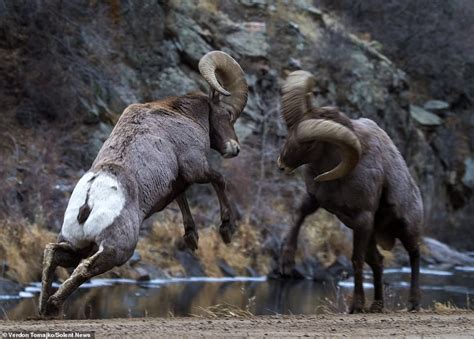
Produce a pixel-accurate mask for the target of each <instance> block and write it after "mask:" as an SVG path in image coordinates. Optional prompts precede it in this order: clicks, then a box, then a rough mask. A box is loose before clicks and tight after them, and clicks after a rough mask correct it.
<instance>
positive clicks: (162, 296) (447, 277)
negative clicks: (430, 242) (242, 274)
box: [0, 268, 474, 319]
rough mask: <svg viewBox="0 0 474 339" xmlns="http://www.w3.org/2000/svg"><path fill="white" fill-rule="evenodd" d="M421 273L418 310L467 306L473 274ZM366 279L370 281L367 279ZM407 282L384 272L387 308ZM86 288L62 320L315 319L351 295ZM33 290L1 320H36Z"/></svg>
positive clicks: (402, 273)
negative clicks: (218, 314) (234, 309)
mask: <svg viewBox="0 0 474 339" xmlns="http://www.w3.org/2000/svg"><path fill="white" fill-rule="evenodd" d="M422 272H423V273H422V290H423V297H422V305H423V307H431V306H432V305H433V301H440V302H447V301H449V302H451V303H454V304H455V305H457V306H458V307H472V305H473V301H474V300H473V299H474V298H473V295H474V279H473V278H474V271H473V270H469V269H462V270H454V271H436V270H423V271H422ZM367 277H368V278H370V274H368V275H367ZM236 280H237V281H236ZM408 281H409V271H408V270H407V269H405V268H403V269H395V270H387V272H386V275H385V282H386V288H385V290H386V306H387V308H388V309H392V310H393V309H400V308H404V307H405V303H406V300H407V294H408V287H409V283H408ZM87 286H89V288H82V289H79V290H78V291H76V292H75V293H74V294H73V296H72V297H71V298H70V300H69V301H68V302H67V303H66V305H65V310H66V318H68V319H87V318H118V317H170V316H174V317H180V316H190V315H200V314H204V312H203V309H205V308H207V307H209V306H212V305H216V304H225V303H228V304H231V305H235V306H238V307H240V308H242V309H246V308H248V309H249V310H250V311H251V312H252V313H254V314H257V315H262V314H315V313H321V312H325V311H328V310H329V311H333V312H345V311H346V310H347V307H348V304H349V299H350V294H351V292H352V282H351V281H350V280H349V281H343V282H340V283H339V284H335V283H325V284H323V283H316V282H313V281H310V280H300V281H266V280H265V279H264V278H263V277H262V278H251V279H250V280H245V279H229V278H225V279H199V278H192V279H176V280H171V281H165V280H156V281H152V282H148V283H140V284H137V283H135V282H134V281H131V280H122V281H120V282H117V281H112V280H93V281H92V282H91V283H90V284H89V285H86V287H87ZM94 286H95V287H94ZM38 287H39V286H38V284H36V285H34V284H33V285H31V286H30V287H28V288H27V289H26V290H25V291H23V293H29V294H30V295H31V293H33V295H34V297H32V298H22V299H17V300H0V306H1V308H0V310H1V309H2V308H3V312H0V317H3V318H5V317H6V316H8V318H9V319H25V318H28V317H35V316H37V313H36V307H37V306H36V305H37V298H38V293H35V292H37V291H38ZM371 287H372V284H371V283H370V280H368V281H367V284H366V291H367V293H366V295H367V297H368V301H367V303H368V304H369V303H370V302H371V297H372V289H371ZM24 296H26V294H24ZM2 313H3V316H2ZM5 314H6V316H5Z"/></svg>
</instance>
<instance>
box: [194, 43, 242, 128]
mask: <svg viewBox="0 0 474 339" xmlns="http://www.w3.org/2000/svg"><path fill="white" fill-rule="evenodd" d="M199 72H200V73H201V75H202V76H203V78H204V79H206V81H207V83H208V84H209V86H211V90H214V91H216V92H218V93H220V94H221V95H223V97H222V98H220V100H219V101H220V103H223V104H224V105H225V106H228V107H230V110H231V114H232V121H233V122H235V121H236V120H237V118H238V117H239V115H240V113H241V112H242V111H243V109H244V107H245V105H246V103H247V95H248V86H247V82H246V81H245V76H244V72H243V71H242V68H241V67H240V65H239V64H238V63H237V61H235V60H234V59H233V58H232V57H231V56H230V55H228V54H227V53H224V52H222V51H212V52H209V53H207V54H206V55H204V56H203V57H202V58H201V60H200V61H199Z"/></svg>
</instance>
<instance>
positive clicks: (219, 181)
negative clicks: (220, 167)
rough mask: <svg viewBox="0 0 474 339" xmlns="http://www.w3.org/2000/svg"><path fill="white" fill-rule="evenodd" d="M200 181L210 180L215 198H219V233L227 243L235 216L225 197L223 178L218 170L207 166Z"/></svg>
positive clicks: (233, 227)
mask: <svg viewBox="0 0 474 339" xmlns="http://www.w3.org/2000/svg"><path fill="white" fill-rule="evenodd" d="M200 182H201V183H205V182H210V183H211V184H212V186H213V187H214V190H215V191H216V194H217V198H218V199H219V205H220V209H221V221H222V224H221V226H220V227H219V233H220V235H221V237H222V240H223V241H224V242H225V243H226V244H229V243H230V242H231V240H232V235H233V234H234V233H235V230H236V227H235V217H234V212H233V210H232V207H231V205H230V201H229V199H228V198H227V194H226V192H225V190H226V184H225V179H224V177H223V176H222V174H220V173H219V172H217V171H215V170H213V169H212V168H209V170H208V172H207V173H206V175H205V177H204V178H203V180H200Z"/></svg>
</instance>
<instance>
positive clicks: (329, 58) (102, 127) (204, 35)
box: [0, 0, 474, 260]
mask: <svg viewBox="0 0 474 339" xmlns="http://www.w3.org/2000/svg"><path fill="white" fill-rule="evenodd" d="M60 4H61V6H60ZM53 13H54V14H53ZM0 17H1V18H2V20H0V48H1V53H0V84H1V86H0V99H1V100H2V103H4V104H3V106H2V117H4V124H3V125H2V127H1V128H2V129H5V128H9V129H10V132H9V133H3V132H8V131H7V130H6V129H5V130H2V131H1V132H2V133H0V142H1V143H0V154H1V155H2V159H4V158H5V159H7V161H6V162H5V164H4V167H3V168H0V179H1V180H0V182H3V184H2V185H4V186H2V187H0V190H1V192H2V193H1V194H2V195H3V197H2V199H0V217H1V218H5V217H18V218H22V217H26V218H28V219H29V220H30V221H32V222H37V223H41V224H44V225H46V226H47V227H50V228H52V229H55V230H57V229H59V227H60V225H61V222H62V220H61V219H62V213H63V211H64V209H65V206H66V203H67V199H68V195H69V193H70V192H71V190H72V187H73V185H74V183H75V181H76V180H77V178H78V177H79V176H80V175H81V174H82V173H83V171H84V170H86V169H87V168H88V167H89V166H90V164H91V162H92V161H93V159H94V156H95V154H96V152H97V150H98V148H99V147H100V145H101V143H102V142H103V140H104V139H105V137H106V135H107V134H108V133H109V132H110V126H111V125H112V124H113V123H114V122H115V121H116V119H117V118H118V116H119V115H120V113H121V112H122V111H123V109H124V108H125V107H126V106H127V105H128V104H131V103H134V102H144V101H150V100H156V99H159V98H163V97H166V96H169V95H180V94H184V93H186V92H189V91H193V90H199V89H200V90H204V91H205V90H206V85H205V83H204V81H203V80H202V78H201V77H200V75H199V74H198V72H197V63H198V61H199V59H200V57H201V56H202V55H203V54H205V53H206V52H208V51H210V50H213V49H221V50H224V51H226V52H228V53H230V54H231V55H232V56H234V57H235V58H236V59H237V61H238V62H239V63H240V64H241V65H242V67H243V69H244V70H245V72H246V76H247V81H248V83H249V87H250V93H249V101H248V105H247V107H246V108H245V110H244V112H243V114H242V116H241V119H240V120H239V121H238V123H237V125H236V130H237V133H238V135H239V137H240V141H241V143H242V145H243V150H242V152H241V155H239V157H238V158H236V159H233V160H229V161H223V160H222V159H221V158H220V157H217V156H216V157H214V156H213V158H212V161H213V164H214V166H215V167H216V168H220V170H221V171H222V172H223V173H224V175H225V176H226V177H227V178H228V179H229V190H230V191H231V194H232V196H233V197H234V200H235V203H236V205H237V209H238V211H239V213H240V214H241V216H243V217H248V219H249V220H250V221H251V222H253V223H255V225H259V226H260V227H262V234H264V235H263V236H264V237H270V236H275V235H281V236H282V234H284V230H285V228H286V227H287V225H288V224H289V223H290V222H291V219H292V213H293V212H292V211H293V210H294V206H295V205H296V204H297V203H298V201H299V199H300V196H301V194H300V193H301V192H302V190H303V183H302V181H301V180H299V179H298V178H290V179H287V178H283V177H281V176H280V174H279V173H277V172H276V170H275V167H276V166H275V159H276V158H277V155H278V150H279V147H280V145H281V143H282V137H283V136H284V135H285V134H286V131H285V127H284V124H283V122H282V120H281V118H280V116H279V85H280V84H281V82H282V81H283V79H284V78H285V77H286V75H287V74H288V73H289V72H290V71H293V70H295V69H299V68H301V69H305V70H307V71H310V72H312V73H313V74H315V75H316V77H317V79H318V92H319V93H320V94H319V95H317V96H316V97H315V104H318V105H336V106H339V107H340V108H341V109H342V110H343V111H344V112H346V113H347V114H348V115H349V116H351V117H352V118H358V117H367V118H371V119H373V120H375V121H376V122H377V123H378V124H379V125H380V126H381V127H382V128H384V129H385V130H386V131H387V133H388V134H389V135H390V136H391V137H392V138H393V140H394V141H395V143H396V145H397V146H398V147H399V149H400V151H401V153H402V154H403V156H404V157H405V159H406V160H407V163H408V165H409V167H410V170H411V172H412V173H413V175H414V177H415V178H416V180H417V182H418V183H419V185H420V188H421V190H422V194H423V198H424V203H425V215H426V231H425V232H426V233H427V234H429V235H431V236H433V237H436V238H438V239H441V240H444V241H448V242H449V243H450V244H451V245H454V246H456V247H457V248H462V249H470V250H474V243H473V242H472V241H471V239H473V238H474V228H473V227H472V225H471V224H472V220H474V203H473V199H472V190H473V180H474V179H473V174H472V172H473V167H474V166H473V160H472V159H473V158H474V155H473V153H472V150H473V148H474V138H473V137H472V135H473V134H472V133H473V131H474V120H473V119H472V118H471V119H470V120H466V121H465V119H464V118H463V117H464V116H458V115H457V114H456V111H455V107H450V105H449V103H442V102H427V103H426V104H425V105H424V108H421V106H422V105H423V103H414V102H412V103H411V102H410V100H409V98H410V95H409V89H410V86H409V85H410V84H409V81H408V78H407V76H406V74H405V73H404V72H403V71H401V70H400V69H398V68H397V67H396V65H395V64H394V63H393V62H391V61H390V60H389V59H388V58H386V57H385V56H384V55H383V54H381V53H380V51H379V50H378V49H377V48H376V45H375V44H371V43H370V42H367V41H365V40H361V39H359V38H357V37H356V36H355V35H353V34H352V33H351V32H350V31H349V30H348V29H347V28H346V27H344V26H343V25H342V24H341V23H340V22H339V21H338V18H337V17H333V16H331V15H329V14H328V13H326V12H324V11H322V10H320V9H318V8H315V7H313V2H312V1H304V0H302V1H295V2H290V1H247V0H246V1H223V2H214V1H210V0H209V1H207V0H205V1H197V0H182V1H177V2H175V1H170V2H162V1H151V0H145V1H141V2H134V1H132V2H120V1H107V2H101V1H92V2H88V3H81V4H80V3H77V2H67V3H64V2H61V1H59V0H58V1H54V0H53V1H50V2H47V3H43V4H41V5H39V3H36V2H29V1H17V2H9V3H7V4H4V5H2V6H1V7H0ZM438 99H439V98H438ZM441 99H443V98H441ZM410 104H412V105H415V106H411V107H410ZM446 105H448V107H446ZM449 107H450V108H449ZM469 107H470V108H471V110H472V107H471V106H469ZM463 109H464V108H463ZM448 110H451V111H450V112H449V111H448ZM438 113H440V114H441V113H442V114H443V115H442V117H443V119H441V118H440V116H441V115H440V116H438ZM428 125H429V126H431V127H430V128H427V127H429V126H428ZM432 127H435V128H434V129H433V128H432ZM12 131H14V132H12ZM9 135H14V138H11V137H9ZM42 149H47V150H49V152H42V151H41V150H42ZM18 163H20V164H21V165H20V166H17V164H18ZM44 164H51V166H48V165H44ZM54 164H60V165H57V166H56V165H54ZM38 168H41V170H37V169H38ZM33 177H34V178H35V180H32V179H28V178H33ZM37 182H40V183H37ZM5 183H6V184H5ZM208 194H209V191H208V190H206V189H205V188H194V187H193V188H192V189H191V190H190V194H189V196H190V198H191V200H192V205H194V206H196V205H197V206H199V207H200V208H201V209H202V210H203V211H206V212H201V213H212V214H213V215H216V216H217V215H218V213H219V211H218V207H217V206H216V205H215V203H213V202H212V200H208V199H203V197H206V196H207V195H208ZM249 197H251V198H249ZM274 206H282V208H273V207H274ZM198 213H199V212H198ZM262 225H263V226H262ZM181 259H182V260H188V259H189V258H188V256H187V254H182V255H181Z"/></svg>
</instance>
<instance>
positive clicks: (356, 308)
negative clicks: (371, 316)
mask: <svg viewBox="0 0 474 339" xmlns="http://www.w3.org/2000/svg"><path fill="white" fill-rule="evenodd" d="M349 313H350V314H358V313H365V310H364V304H362V303H354V304H352V306H351V308H350V310H349Z"/></svg>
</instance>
